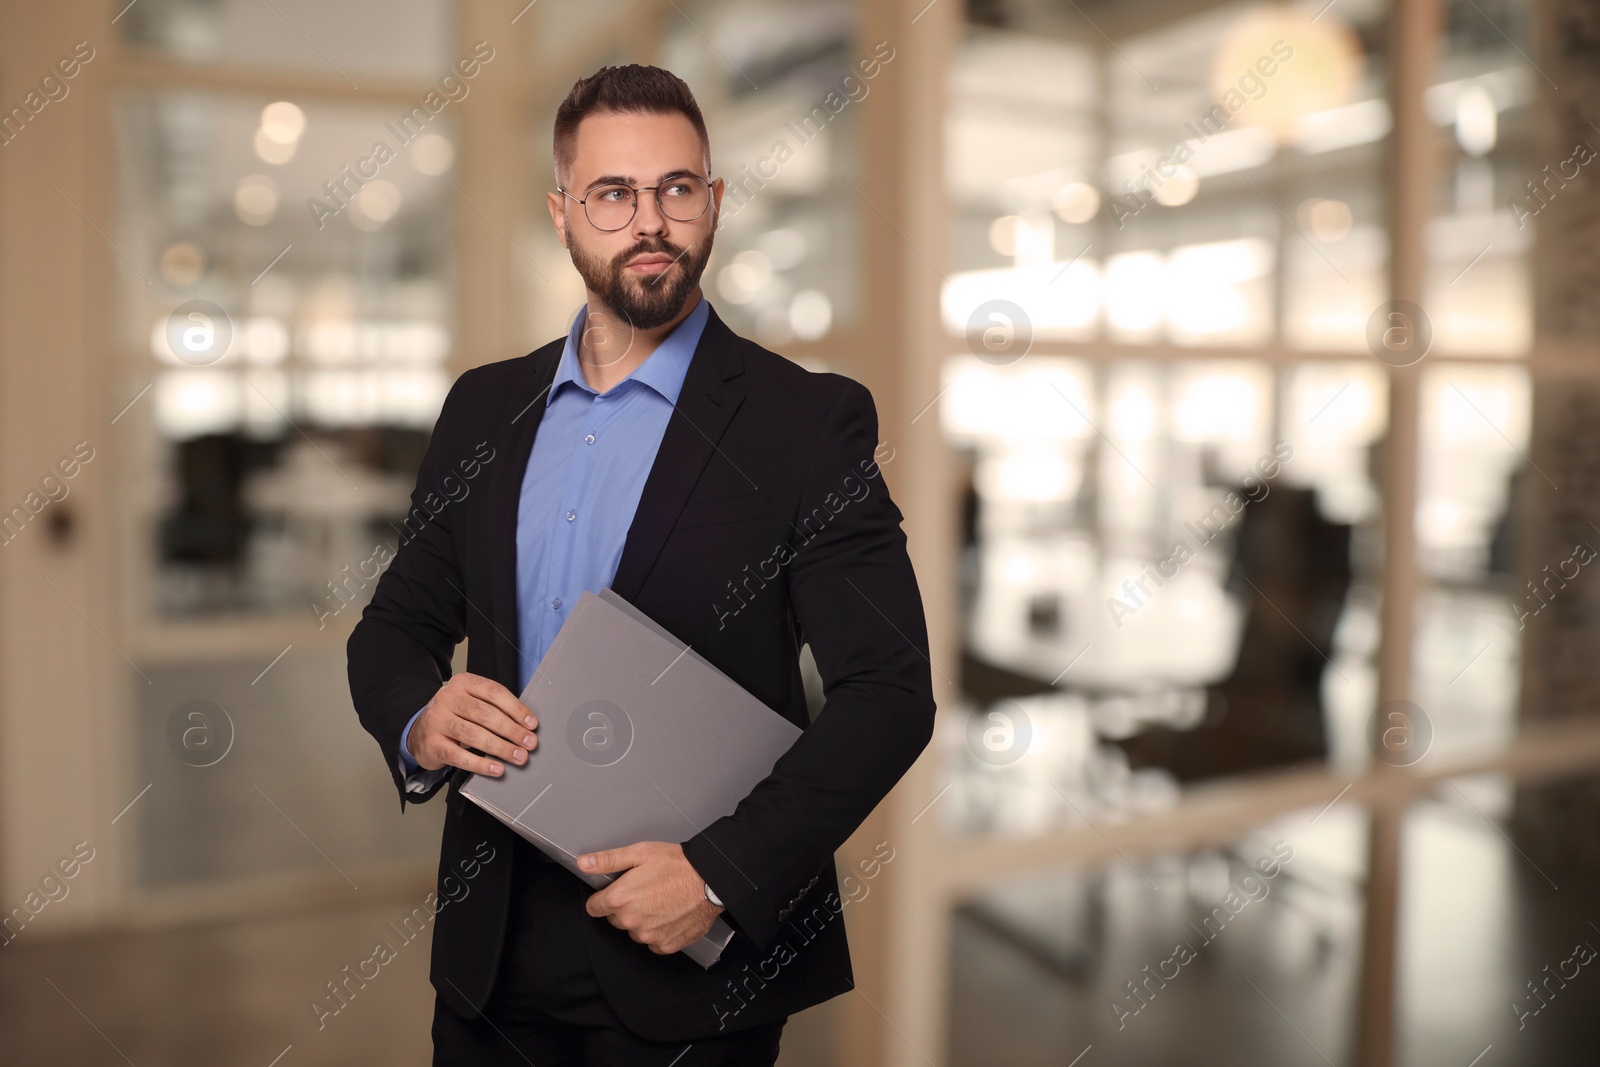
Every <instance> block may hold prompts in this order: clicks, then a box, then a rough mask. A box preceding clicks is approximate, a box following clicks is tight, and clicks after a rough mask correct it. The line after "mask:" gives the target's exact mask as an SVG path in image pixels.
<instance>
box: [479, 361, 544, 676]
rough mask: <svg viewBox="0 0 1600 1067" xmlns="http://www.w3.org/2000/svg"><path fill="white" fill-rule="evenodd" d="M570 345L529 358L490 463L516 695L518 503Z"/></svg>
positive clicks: (500, 587) (493, 603)
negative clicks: (499, 448) (499, 452)
mask: <svg viewBox="0 0 1600 1067" xmlns="http://www.w3.org/2000/svg"><path fill="white" fill-rule="evenodd" d="M565 345H566V338H564V337H563V338H560V339H558V340H556V341H552V342H551V343H550V344H547V345H545V346H544V347H543V348H541V349H539V350H538V351H536V352H534V353H533V354H532V355H530V356H528V357H527V359H528V366H529V373H528V374H527V376H525V377H523V378H522V379H520V380H519V381H518V383H517V385H516V388H515V389H514V392H513V395H512V397H511V404H510V407H509V409H508V411H509V416H508V417H509V419H510V424H509V426H508V427H506V428H504V429H502V431H501V433H500V434H499V435H498V436H497V440H498V441H499V442H501V443H502V444H503V445H504V448H505V453H506V454H504V455H503V456H498V457H496V459H497V461H496V462H493V463H491V464H490V474H489V505H488V506H489V590H490V592H489V595H490V608H489V619H490V621H491V623H492V625H493V626H494V628H495V630H496V631H497V635H496V638H495V663H496V665H497V668H498V670H497V680H498V681H499V682H500V684H502V685H504V686H505V687H506V688H507V689H510V690H511V691H512V692H513V693H516V692H520V691H521V690H520V687H519V686H518V685H517V682H518V680H519V679H520V678H521V676H522V672H521V670H519V669H518V668H519V663H518V661H519V660H520V659H521V658H522V650H521V646H520V644H519V642H520V641H521V639H522V638H521V636H520V634H519V633H518V630H519V627H518V625H517V623H518V620H517V505H518V504H519V502H520V501H521V498H522V476H523V474H524V472H526V470H527V468H528V456H529V455H530V454H531V453H532V452H533V439H534V437H535V436H536V435H537V434H538V431H539V422H540V421H541V420H542V419H543V418H544V406H545V401H546V400H547V399H548V398H549V396H550V383H551V382H552V381H553V380H554V379H555V376H556V367H557V366H558V365H559V364H560V362H561V350H562V348H563V347H564V346H565ZM469 610H472V609H470V608H469Z"/></svg>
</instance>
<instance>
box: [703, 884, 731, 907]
mask: <svg viewBox="0 0 1600 1067" xmlns="http://www.w3.org/2000/svg"><path fill="white" fill-rule="evenodd" d="M700 884H701V885H703V886H705V887H706V899H707V900H709V901H711V903H713V904H715V905H716V906H717V907H719V908H723V907H724V906H723V903H722V900H721V899H720V898H719V897H718V896H717V895H716V894H715V893H713V892H712V891H711V885H710V883H708V882H705V881H703V880H702V881H701V883H700ZM724 910H726V909H725V908H724Z"/></svg>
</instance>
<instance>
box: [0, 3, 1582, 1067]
mask: <svg viewBox="0 0 1600 1067" xmlns="http://www.w3.org/2000/svg"><path fill="white" fill-rule="evenodd" d="M1595 16H1596V11H1595V8H1594V5H1593V4H1585V3H1577V2H1572V0H1539V2H1535V0H1392V2H1389V3H1385V2H1383V0H1314V2H1312V3H1309V4H1288V5H1280V4H1263V3H1255V2H1248V0H1247V2H1223V3H1216V2H1209V0H1148V2H1122V3H1115V4H1113V3H1111V2H1109V0H933V2H928V0H826V2H820V3H819V2H813V0H807V2H800V0H584V2H579V0H535V2H532V3H526V4H524V0H503V2H502V0H454V2H452V0H389V2H386V3H378V2H374V0H341V2H339V3H333V4H328V3H311V2H308V0H270V2H257V0H134V2H133V3H128V0H111V2H109V3H105V2H95V3H82V4H72V5H50V6H45V5H24V4H21V3H14V2H8V3H6V4H4V5H3V7H0V142H3V145H0V542H3V544H0V910H3V913H4V916H3V921H4V922H5V924H6V925H5V927H4V929H5V934H4V942H5V943H4V945H3V947H0V991H3V995H0V1020H3V1025H4V1029H5V1032H6V1034H7V1039H6V1044H7V1047H8V1062H10V1061H11V1060H12V1059H14V1060H15V1062H18V1063H73V1064H99V1063H105V1064H112V1063H120V1062H131V1063H136V1064H140V1065H143V1064H149V1063H167V1064H202V1063H204V1064H239V1065H247V1064H250V1065H262V1067H265V1065H268V1064H279V1063H281V1064H282V1065H283V1067H298V1065H309V1064H356V1063H374V1064H376V1063H425V1062H428V1053H427V1047H428V1046H427V1035H428V1024H429V1021H430V1016H431V1005H432V995H431V990H430V988H429V987H428V985H427V980H426V974H427V954H428V947H427V939H426V937H424V938H421V939H419V940H417V941H415V942H414V943H400V942H399V941H398V939H396V938H395V936H394V934H393V932H392V928H391V927H390V925H389V924H391V923H393V922H397V921H398V920H399V919H400V917H402V916H404V915H405V914H407V913H408V912H410V911H411V909H412V908H413V907H415V906H417V905H419V904H420V903H421V902H422V899H423V896H424V894H425V893H426V892H428V890H429V888H430V887H431V885H432V879H433V862H434V856H435V849H436V845H437V839H438V833H439V826H440V816H441V813H442V805H441V804H439V803H434V804H430V805H427V806H424V807H420V808H417V807H413V808H411V809H409V810H408V811H406V813H405V814H404V816H403V817H402V816H401V814H400V813H399V811H398V810H397V805H396V804H395V802H394V797H393V794H392V787H391V786H390V784H389V781H388V776H387V773H386V771H385V769H384V768H383V767H382V766H381V764H380V759H379V757H378V753H377V751H376V748H375V747H374V746H373V744H372V743H371V740H370V739H369V738H368V737H367V735H365V734H364V733H363V732H362V731H361V730H360V728H359V726H358V725H357V722H356V719H355V715H354V712H353V711H352V709H351V708H350V705H349V700H348V696H347V691H346V689H345V682H344V639H345V637H346V636H347V635H348V633H349V629H350V627H351V625H352V624H353V622H354V620H355V618H356V617H357V616H358V614H359V610H360V606H361V604H362V603H364V601H365V599H366V597H367V596H369V595H370V590H371V584H372V583H371V580H370V579H371V577H372V576H373V575H375V574H376V573H377V570H378V569H380V568H381V561H382V560H383V559H386V558H387V554H388V553H389V552H390V551H392V549H393V547H394V545H395V542H396V540H397V538H398V533H397V527H398V525H399V523H400V522H401V521H402V519H403V515H404V509H405V502H406V499H407V495H408V493H409V490H410V487H411V483H412V478H413V476H414V473H415V469H416V466H417V463H418V461H419V459H420V457H421V455H422V451H423V449H424V448H425V446H426V443H427V439H428V433H429V430H430V427H431V425H432V422H433V419H434V418H435V416H436V415H437V413H438V408H439V404H440V401H441V400H442V398H443V396H444V394H445V391H446V390H447V389H448V387H449V385H450V383H451V381H452V380H453V379H454V377H455V376H456V375H457V374H459V373H460V372H461V371H462V370H464V369H466V368H468V367H471V366H474V365H477V364H480V363H485V362H489V361H492V360H499V359H505V358H509V357H513V356H516V355H520V354H522V353H524V352H527V351H530V350H531V349H533V348H535V347H537V346H538V345H540V344H542V343H544V342H546V341H548V340H550V339H551V338H553V337H556V336H558V335H559V334H560V333H562V332H563V331H564V330H565V329H566V327H567V326H568V324H569V323H570V322H571V321H572V317H573V315H574V314H575V313H576V311H577V309H578V307H579V305H580V303H581V301H582V299H583V291H582V287H581V284H580V283H579V281H578V279H577V276H576V274H575V273H574V272H573V271H572V269H571V266H570V263H569V261H568V260H567V257H566V254H565V252H564V251H563V250H562V249H561V248H560V246H559V244H558V243H557V242H556V240H555V238H554V235H553V234H552V232H551V229H550V225H549V219H548V217H547V215H546V211H545V207H544V193H545V192H546V191H547V190H548V189H549V188H551V187H552V184H553V180H552V176H551V172H550V158H549V157H550V127H551V122H552V120H553V116H554V111H555V107H556V105H557V103H558V102H559V101H560V99H561V98H562V96H564V95H565V93H566V91H567V89H568V88H569V87H570V86H571V84H572V82H573V81H574V80H575V79H577V78H579V77H582V76H584V75H587V74H589V73H592V72H593V71H594V70H595V69H596V68H598V67H600V66H602V65H605V64H609V63H618V62H652V63H657V64H659V65H662V66H665V67H667V68H669V69H671V70H673V71H674V72H675V73H677V74H678V75H680V76H681V77H683V78H684V79H685V80H687V81H688V82H689V84H690V86H691V87H692V88H693V90H694V91H695V93H696V95H697V97H698V98H699V100H700V103H701V105H702V107H703V109H704V110H705V114H706V119H707V122H708V124H709V127H710V133H711V138H712V162H713V172H714V173H715V174H717V175H720V176H722V177H724V178H725V179H726V180H727V182H728V184H729V193H728V198H727V200H725V202H724V208H725V211H724V220H723V224H722V226H721V227H720V229H719V231H718V235H717V238H716V246H717V247H716V252H715V254H714V255H713V257H712V260H711V263H710V266H709V268H708V270H707V272H706V275H705V279H704V286H705V292H706V295H707V296H708V297H709V299H710V300H711V301H712V303H713V304H714V305H715V307H716V309H717V311H718V313H719V314H721V315H722V316H723V317H724V318H725V319H726V320H727V321H728V322H729V323H730V324H731V325H733V326H734V328H735V329H737V330H738V331H739V332H741V333H743V334H745V335H747V336H750V337H752V338H754V339H756V340H758V341H760V342H761V343H762V344H764V345H766V346H768V347H770V348H773V349H775V350H777V351H779V352H782V353H783V354H785V355H787V356H789V357H790V358H792V359H795V360H797V361H799V362H801V363H804V364H805V365H807V366H810V367H813V368H816V369H827V370H833V371H837V372H840V373H844V374H848V375H850V376H852V377H855V378H857V379H859V380H861V381H863V382H864V383H866V384H867V385H869V386H870V387H871V388H872V389H873V391H874V394H875V396H876V398H877V402H878V408H879V412H880V415H881V418H882V426H881V433H880V436H882V437H883V438H884V440H885V441H886V443H887V446H888V448H889V449H892V453H891V455H892V458H891V459H890V460H888V461H886V462H885V464H884V471H885V478H886V480H887V483H888V485H889V486H890V487H891V489H892V491H893V493H894V495H895V497H896V500H897V502H899V503H900V505H901V507H902V510H903V511H904V512H905V514H906V516H907V522H906V529H907V532H908V535H909V538H910V544H911V549H912V553H913V556H914V558H915V560H916V563H917V566H918V572H919V578H920V581H921V584H922V588H923V592H924V597H925V602H926V605H927V608H928V612H929V621H930V628H931V630H932V636H933V642H934V649H933V651H934V660H933V669H934V671H935V672H936V673H935V685H936V690H937V692H938V695H939V698H940V705H941V710H940V728H939V731H938V734H937V736H936V738H935V742H934V744H933V746H931V748H930V750H929V752H928V753H927V754H926V755H925V757H924V758H923V760H922V761H921V762H920V763H919V764H918V766H917V767H916V768H915V769H914V770H913V772H912V774H911V775H909V776H908V777H907V779H906V780H905V781H904V782H903V783H902V784H901V786H900V787H899V788H897V790H896V791H895V793H894V794H892V796H891V797H890V799H889V800H888V801H886V802H885V804H884V805H883V806H882V807H881V808H880V810H879V811H878V812H877V813H876V814H875V815H874V817H873V819H872V820H871V821H870V822H869V823H868V824H867V825H866V826H865V827H863V829H862V830H861V832H860V833H858V834H857V835H856V837H855V838H853V839H852V840H851V842H849V843H848V844H847V846H846V847H845V849H843V850H841V852H840V854H839V856H838V863H839V867H840V870H841V872H842V873H843V872H846V871H850V872H854V873H853V882H847V883H846V884H847V886H849V885H852V884H853V885H854V886H855V888H854V890H853V891H852V896H851V903H850V907H849V908H847V909H846V911H845V913H844V914H845V915H846V921H847V923H848V926H849V931H850V937H851V941H852V945H853V947H854V955H855V960H856V974H857V982H858V988H857V990H856V991H855V992H852V993H851V994H848V995H846V996H844V997H841V998H838V999H837V1000H835V1001H833V1002H830V1003H829V1004H826V1005H823V1006H821V1007H819V1008H817V1009H814V1010H812V1011H810V1012H807V1013H805V1014H804V1015H802V1016H798V1017H796V1018H795V1019H794V1020H793V1021H792V1022H791V1025H790V1027H789V1031H788V1037H787V1039H786V1042H785V1046H786V1051H785V1054H784V1058H783V1060H782V1062H783V1063H784V1064H785V1065H787V1067H802V1065H811V1064H817V1065H821V1064H835V1063H838V1064H862V1065H865V1064H894V1065H910V1064H918V1063H928V1064H940V1065H943V1064H950V1065H963V1067H965V1065H973V1067H976V1065H980V1064H981V1065H984V1067H997V1065H1006V1067H1010V1065H1017V1067H1022V1065H1035V1064H1057V1065H1066V1064H1079V1063H1081V1064H1083V1065H1084V1067H1093V1065H1094V1064H1099V1063H1115V1064H1120V1065H1135V1064H1173V1063H1182V1064H1213V1063H1215V1064H1222V1063H1235V1062H1240V1061H1251V1062H1265V1063H1272V1064H1277V1065H1289V1064H1306V1065H1313V1064H1321V1063H1329V1064H1341V1065H1342V1064H1351V1065H1355V1064H1361V1065H1373V1067H1387V1065H1391V1064H1393V1065H1405V1067H1425V1065H1426V1067H1432V1065H1441V1067H1446V1065H1467V1064H1482V1065H1483V1067H1492V1065H1495V1064H1512V1063H1517V1064H1557V1063H1561V1064H1565V1063H1580V1062H1591V1061H1592V1059H1593V1056H1594V1054H1595V1052H1596V1050H1597V1048H1600V1032H1597V1030H1596V1027H1595V1024H1594V1021H1593V1020H1594V1018H1595V1012H1596V1010H1597V1008H1600V976H1597V975H1595V974H1593V973H1591V972H1592V971H1594V970H1595V968H1593V967H1589V966H1587V964H1588V963H1589V962H1590V961H1591V960H1592V959H1593V958H1594V957H1595V949H1594V948H1591V947H1589V946H1600V927H1597V926H1596V925H1595V923H1596V922H1600V912H1596V911H1595V910H1593V909H1591V908H1589V906H1588V903H1589V902H1592V901H1593V899H1594V895H1595V892H1596V889H1597V888H1600V846H1597V835H1600V724H1597V723H1596V722H1595V721H1594V720H1593V719H1592V718H1591V717H1590V713H1591V712H1592V710H1593V708H1594V706H1595V702H1594V697H1595V696H1596V695H1597V693H1600V685H1597V672H1596V671H1595V669H1594V663H1595V662H1596V659H1595V654H1596V653H1597V652H1600V585H1597V584H1596V583H1597V582H1600V578H1597V577H1596V576H1595V575H1594V574H1592V573H1591V570H1592V569H1593V568H1590V567H1589V566H1587V565H1588V564H1589V563H1590V562H1591V561H1592V560H1593V559H1594V558H1595V556H1596V553H1597V550H1600V547H1591V546H1600V526H1596V525H1595V522H1596V521H1600V435H1597V432H1596V431H1597V428H1600V334H1597V327H1600V313H1597V311H1596V308H1597V307H1600V302H1597V300H1596V296H1597V295H1600V292H1597V287H1600V265H1597V264H1596V262H1595V252H1594V249H1595V248H1596V247H1600V191H1597V188H1596V186H1595V184H1594V182H1595V180H1596V179H1595V176H1594V174H1592V173H1591V171H1592V170H1593V169H1594V168H1593V167H1590V166H1589V165H1588V164H1589V163H1590V162H1591V161H1592V160H1593V159H1594V157H1595V155H1596V149H1595V148H1594V147H1592V146H1594V145H1600V128H1597V127H1596V126H1595V125H1594V122H1596V121H1600V70H1597V69H1596V68H1595V67H1594V65H1593V62H1592V57H1593V55H1594V49H1595V46H1596V45H1597V44H1600V31H1597V29H1596V26H1597V25H1600V21H1597V19H1596V17H1595ZM80 42H81V43H80ZM462 61H467V62H466V65H465V66H458V64H460V63H461V62H462ZM468 70H470V71H471V73H470V74H467V73H465V72H466V71H468ZM69 72H70V73H69ZM447 76H448V77H447ZM380 145H381V146H382V151H380V150H379V146H380ZM352 175H354V177H352ZM1592 520H1593V521H1592ZM879 842H886V843H887V846H888V848H892V850H893V853H892V855H893V859H892V861H890V862H888V863H884V864H880V865H879V866H876V867H871V868H870V869H871V871H872V874H871V876H870V877H869V876H867V875H865V874H863V873H862V872H863V870H864V869H865V868H863V866H862V864H863V862H864V861H866V860H868V859H869V858H870V857H872V856H873V855H875V854H876V855H877V856H878V857H879V858H880V859H881V857H882V855H883V852H882V851H877V852H876V853H875V846H877V845H878V843H879ZM86 857H87V858H86ZM68 870H70V871H71V872H72V873H71V875H70V876H69V875H68V874H66V872H67V871H68ZM1269 872H1270V873H1269ZM385 940H387V941H390V942H391V943H394V944H395V946H396V947H397V948H398V952H397V958H396V959H395V960H394V961H393V962H392V963H389V964H387V965H386V966H384V967H383V968H382V970H381V971H380V972H379V977H378V978H376V979H373V980H370V981H367V982H365V983H363V984H361V985H360V988H359V992H358V993H356V994H354V995H353V996H350V997H348V998H347V1001H346V1002H345V1003H344V1004H343V1006H342V1008H341V1010H340V1011H339V1012H338V1013H337V1015H334V1016H332V1017H328V1018H324V1019H322V1020H321V1025H320V1026H319V1020H318V1016H317V1013H316V1011H315V1010H314V1009H313V1008H312V1006H311V1005H312V1002H314V1001H316V1000H318V999H319V998H320V999H326V998H327V996H328V989H329V986H328V983H330V982H335V981H338V980H340V979H341V978H343V977H344V975H345V974H346V973H347V972H346V971H345V968H346V967H347V966H348V967H355V966H357V965H358V964H360V963H361V962H362V961H365V960H367V959H368V958H370V957H371V956H372V954H373V948H374V945H375V944H376V943H377V942H379V941H385ZM1180 944H1181V945H1182V946H1183V947H1184V949H1185V950H1186V951H1179V949H1178V946H1179V945H1180ZM274 1057H278V1059H274ZM1475 1057H1477V1058H1475Z"/></svg>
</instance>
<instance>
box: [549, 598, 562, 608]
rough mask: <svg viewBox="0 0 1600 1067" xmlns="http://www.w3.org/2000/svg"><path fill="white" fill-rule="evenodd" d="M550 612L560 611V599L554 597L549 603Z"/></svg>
mask: <svg viewBox="0 0 1600 1067" xmlns="http://www.w3.org/2000/svg"><path fill="white" fill-rule="evenodd" d="M550 610H551V611H560V610H561V598H560V597H556V598H555V599H553V600H551V601H550Z"/></svg>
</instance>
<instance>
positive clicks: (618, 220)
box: [556, 174, 711, 233]
mask: <svg viewBox="0 0 1600 1067" xmlns="http://www.w3.org/2000/svg"><path fill="white" fill-rule="evenodd" d="M556 192H558V193H560V194H561V195H562V196H564V197H566V198H567V199H569V200H578V198H577V197H575V196H573V195H572V194H571V193H569V192H567V191H566V190H565V189H562V188H560V187H559V186H558V187H557V188H556ZM643 192H654V193H655V194H656V205H657V206H658V207H659V208H660V209H661V214H663V215H665V216H666V217H667V218H669V219H671V220H672V221H673V222H693V221H694V220H695V219H697V218H699V217H700V216H701V215H704V214H705V213H706V209H707V208H708V207H710V206H711V185H710V183H708V182H707V181H706V180H705V179H704V178H702V177H700V175H698V174H682V175H679V176H677V177H675V178H670V179H668V180H667V181H665V182H662V183H661V184H660V185H641V186H639V187H637V188H635V187H634V186H632V185H602V186H600V187H599V188H597V189H592V190H590V192H589V195H588V196H586V197H584V198H583V199H582V200H578V203H579V204H581V205H582V206H583V213H584V215H585V216H586V217H587V218H588V220H589V225H591V226H593V227H594V228H595V229H597V230H602V231H605V232H607V233H610V232H613V231H616V230H620V229H622V228H623V227H624V226H626V225H628V223H630V222H632V221H633V216H634V214H635V213H636V212H637V211H638V210H639V194H640V193H643Z"/></svg>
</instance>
